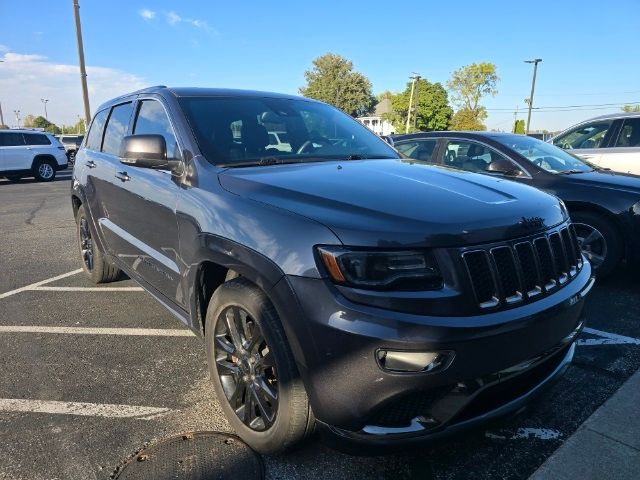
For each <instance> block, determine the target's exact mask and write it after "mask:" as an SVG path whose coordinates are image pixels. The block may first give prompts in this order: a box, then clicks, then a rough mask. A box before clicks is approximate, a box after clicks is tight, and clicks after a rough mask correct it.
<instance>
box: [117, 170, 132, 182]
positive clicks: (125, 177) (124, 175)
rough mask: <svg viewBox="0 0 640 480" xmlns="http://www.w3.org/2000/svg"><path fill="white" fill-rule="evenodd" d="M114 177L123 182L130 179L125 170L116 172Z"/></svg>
mask: <svg viewBox="0 0 640 480" xmlns="http://www.w3.org/2000/svg"><path fill="white" fill-rule="evenodd" d="M116 178H119V179H120V180H122V181H123V182H128V181H129V180H131V177H130V176H129V175H128V174H127V172H117V173H116Z"/></svg>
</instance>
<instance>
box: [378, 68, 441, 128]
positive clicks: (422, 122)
mask: <svg viewBox="0 0 640 480" xmlns="http://www.w3.org/2000/svg"><path fill="white" fill-rule="evenodd" d="M411 84H412V82H408V83H407V86H406V87H405V89H404V91H402V92H399V93H396V94H391V93H388V92H386V93H385V94H386V95H387V96H388V98H390V100H391V112H390V113H385V114H383V118H385V120H389V121H390V122H391V123H392V124H393V126H394V127H395V130H396V132H397V133H407V132H406V131H405V130H406V128H407V112H408V110H409V100H410V98H411ZM416 95H417V97H418V102H417V106H416V105H415V103H416ZM414 108H417V114H418V115H417V119H416V130H417V131H419V132H424V131H430V130H446V129H447V127H448V126H449V122H450V121H451V116H452V115H453V109H452V108H451V106H450V105H449V96H448V95H447V91H446V90H445V89H444V87H443V86H442V84H440V83H438V82H436V83H431V82H429V81H428V80H427V79H425V78H421V79H420V80H418V81H417V82H416V86H415V91H414V97H413V105H412V106H411V110H412V112H411V122H410V123H409V131H410V132H411V131H413V122H414V113H413V112H414Z"/></svg>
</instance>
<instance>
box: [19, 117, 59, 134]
mask: <svg viewBox="0 0 640 480" xmlns="http://www.w3.org/2000/svg"><path fill="white" fill-rule="evenodd" d="M22 126H23V127H25V128H42V129H43V130H44V131H45V132H49V133H60V128H58V126H57V125H56V124H54V123H51V122H50V121H49V120H47V119H46V118H44V117H43V116H42V115H38V116H37V117H36V116H34V115H27V116H26V117H24V120H23V121H22Z"/></svg>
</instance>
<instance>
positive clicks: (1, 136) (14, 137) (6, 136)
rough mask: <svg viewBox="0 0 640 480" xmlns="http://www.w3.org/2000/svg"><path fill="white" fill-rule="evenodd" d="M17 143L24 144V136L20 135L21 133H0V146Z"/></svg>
mask: <svg viewBox="0 0 640 480" xmlns="http://www.w3.org/2000/svg"><path fill="white" fill-rule="evenodd" d="M19 145H24V138H23V137H22V134H21V133H16V132H2V133H0V147H17V146H19Z"/></svg>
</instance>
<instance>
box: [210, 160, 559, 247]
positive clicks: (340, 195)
mask: <svg viewBox="0 0 640 480" xmlns="http://www.w3.org/2000/svg"><path fill="white" fill-rule="evenodd" d="M219 179H220V184H221V185H222V187H223V188H225V189H226V190H228V191H229V192H232V193H234V194H237V195H240V196H242V197H246V198H250V199H253V200H255V201H258V202H262V203H265V204H268V205H272V206H275V207H278V208H282V209H286V210H289V211H291V212H295V213H297V214H299V215H303V216H305V217H308V218H311V219H313V220H316V221H318V222H320V223H322V224H324V225H325V226H327V227H328V228H330V229H331V230H333V232H334V233H335V234H336V235H337V236H338V237H339V238H340V240H341V241H342V242H343V243H344V244H346V245H354V246H376V247H387V248H388V247H400V246H433V247H436V246H438V247H448V246H463V245H470V244H474V243H484V242H494V241H499V240H506V239H509V238H516V237H520V236H524V235H528V234H532V233H534V232H536V231H541V230H544V229H546V228H548V227H551V226H553V225H557V224H558V223H561V222H562V221H563V220H565V219H566V218H567V217H566V214H565V212H564V209H563V208H561V207H560V204H559V202H558V200H557V199H556V198H555V197H552V196H550V195H548V194H546V193H543V192H542V191H540V190H537V189H534V188H531V187H528V186H526V185H521V184H518V183H515V182H512V181H509V180H504V179H499V178H495V177H490V176H487V175H479V174H473V173H468V172H462V171H458V170H453V169H449V168H444V167H435V166H429V165H424V164H420V163H416V162H412V161H406V160H357V161H354V160H348V161H344V162H336V161H327V162H311V163H296V164H283V165H272V166H256V167H242V168H231V169H227V170H225V171H223V172H221V173H220V174H219ZM292 234H295V232H292Z"/></svg>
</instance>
